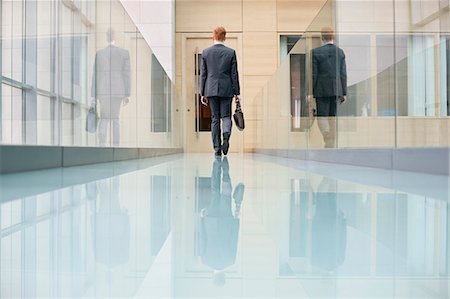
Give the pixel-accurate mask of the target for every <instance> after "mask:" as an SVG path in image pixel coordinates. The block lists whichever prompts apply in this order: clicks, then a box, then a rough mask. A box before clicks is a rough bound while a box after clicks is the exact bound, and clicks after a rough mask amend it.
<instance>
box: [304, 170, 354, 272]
mask: <svg viewBox="0 0 450 299" xmlns="http://www.w3.org/2000/svg"><path fill="white" fill-rule="evenodd" d="M314 202H315V209H314V210H315V211H314V216H313V219H312V240H311V242H312V246H311V247H312V253H311V261H312V264H313V265H314V266H316V267H319V268H320V269H322V270H325V271H333V270H335V269H336V268H337V267H338V266H340V265H342V263H343V262H344V259H345V251H346V244H347V221H346V219H345V215H344V213H343V212H342V211H340V210H339V209H338V204H337V182H336V180H335V179H332V178H328V177H324V178H323V179H322V182H321V183H320V185H319V187H318V190H317V192H316V194H315V199H314Z"/></svg>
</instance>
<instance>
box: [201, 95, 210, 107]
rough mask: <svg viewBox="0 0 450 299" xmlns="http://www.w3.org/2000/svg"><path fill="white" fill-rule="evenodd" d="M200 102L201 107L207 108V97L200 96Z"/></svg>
mask: <svg viewBox="0 0 450 299" xmlns="http://www.w3.org/2000/svg"><path fill="white" fill-rule="evenodd" d="M200 101H201V102H202V104H203V105H205V106H208V98H207V97H204V96H202V98H201V99H200Z"/></svg>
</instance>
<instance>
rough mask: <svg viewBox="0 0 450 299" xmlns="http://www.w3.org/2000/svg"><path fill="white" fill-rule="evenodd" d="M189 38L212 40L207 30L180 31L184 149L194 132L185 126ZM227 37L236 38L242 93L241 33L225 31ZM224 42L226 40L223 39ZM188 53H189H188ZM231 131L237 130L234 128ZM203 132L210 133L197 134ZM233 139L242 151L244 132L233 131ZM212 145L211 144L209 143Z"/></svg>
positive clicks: (206, 150)
mask: <svg viewBox="0 0 450 299" xmlns="http://www.w3.org/2000/svg"><path fill="white" fill-rule="evenodd" d="M189 39H204V40H208V39H209V40H211V45H212V44H213V42H212V33H211V32H208V33H205V32H197V33H181V45H180V46H181V99H182V102H183V103H182V105H181V106H182V109H183V147H184V149H185V151H186V150H188V142H187V141H188V138H190V137H191V135H190V134H194V133H195V132H188V128H187V126H186V124H187V121H188V120H187V119H186V117H187V109H188V108H189V106H188V105H189V96H190V95H188V94H187V89H188V85H187V84H188V82H187V78H188V74H187V70H186V69H187V64H186V63H187V55H188V53H187V41H188V40H189ZM227 39H236V40H237V48H236V49H235V50H236V54H237V55H238V72H239V82H240V85H241V94H242V88H243V86H244V84H243V82H244V81H243V79H244V76H243V71H242V59H243V52H242V48H243V47H242V33H237V32H227ZM225 44H226V41H225ZM189 55H190V53H189ZM191 109H195V107H191ZM233 131H237V130H236V129H235V130H233ZM204 133H208V134H210V132H199V134H204ZM233 140H235V141H236V142H237V143H238V144H239V153H243V152H244V134H242V133H236V132H234V134H233ZM211 146H212V145H211ZM210 151H212V149H211V148H208V149H206V148H205V152H210Z"/></svg>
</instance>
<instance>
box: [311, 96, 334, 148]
mask: <svg viewBox="0 0 450 299" xmlns="http://www.w3.org/2000/svg"><path fill="white" fill-rule="evenodd" d="M337 101H338V97H324V98H316V108H317V125H318V126H319V129H320V132H321V133H322V136H323V140H324V142H325V147H327V148H330V147H335V146H336V111H337Z"/></svg>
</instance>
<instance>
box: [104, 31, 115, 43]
mask: <svg viewBox="0 0 450 299" xmlns="http://www.w3.org/2000/svg"><path fill="white" fill-rule="evenodd" d="M106 40H107V41H108V43H110V44H111V43H113V42H115V41H116V31H115V30H114V29H112V28H108V31H106Z"/></svg>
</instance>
